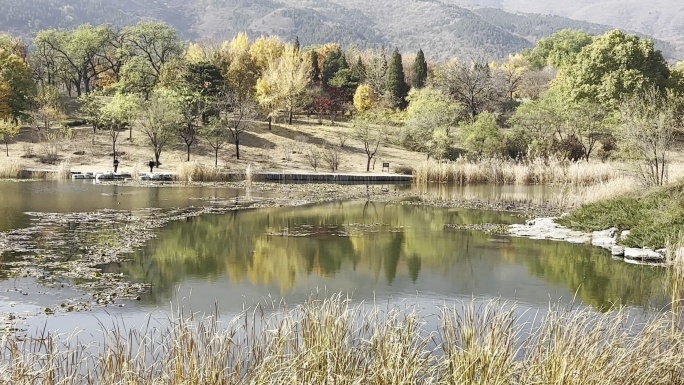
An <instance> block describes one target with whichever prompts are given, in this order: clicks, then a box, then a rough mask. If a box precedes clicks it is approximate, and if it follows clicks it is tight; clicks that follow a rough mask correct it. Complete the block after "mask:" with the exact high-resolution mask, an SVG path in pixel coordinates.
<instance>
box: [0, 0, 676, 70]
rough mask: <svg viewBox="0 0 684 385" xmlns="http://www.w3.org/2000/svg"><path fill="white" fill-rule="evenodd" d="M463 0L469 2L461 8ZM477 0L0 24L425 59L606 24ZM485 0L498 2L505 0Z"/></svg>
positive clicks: (68, 6) (50, 0)
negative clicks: (165, 27) (266, 42)
mask: <svg viewBox="0 0 684 385" xmlns="http://www.w3.org/2000/svg"><path fill="white" fill-rule="evenodd" d="M464 1H466V2H469V3H467V4H470V6H465V7H464V6H463V4H464V3H463V2H464ZM476 1H480V2H482V1H485V2H487V0H457V1H452V0H408V1H403V2H397V1H392V0H384V1H374V2H367V1H365V0H195V1H181V0H167V1H166V2H161V1H157V0H119V1H117V2H116V4H113V3H112V2H108V1H105V0H0V7H2V9H3V10H6V12H5V13H4V14H3V15H0V29H2V30H5V31H7V32H10V33H14V34H18V35H20V36H23V37H25V38H32V37H33V35H34V34H35V33H36V32H37V31H38V30H40V29H48V28H73V27H75V26H77V25H80V24H84V23H90V24H93V25H96V24H104V23H111V24H114V25H116V26H124V25H129V24H134V23H136V22H138V21H140V20H161V21H165V22H167V23H169V24H171V25H173V26H174V27H176V28H177V29H178V31H179V34H180V36H181V37H182V38H184V39H210V40H226V39H231V38H232V37H233V36H235V35H236V34H237V33H238V32H242V31H245V32H247V33H248V34H249V35H251V36H259V35H271V34H274V35H279V36H281V37H282V38H283V39H285V40H288V41H292V40H294V37H295V36H298V37H299V39H300V41H301V42H302V44H304V45H308V44H322V43H326V42H331V41H334V42H339V43H341V44H345V45H356V46H358V47H360V48H373V47H390V46H396V47H399V48H400V49H401V50H402V51H413V52H415V51H417V50H418V49H419V48H422V49H423V50H424V51H425V54H426V56H427V57H428V58H429V59H431V60H449V59H451V58H453V57H459V58H471V59H474V58H476V59H487V60H491V59H501V58H504V57H506V56H507V55H508V54H511V53H517V52H520V51H521V50H523V49H526V48H531V47H532V46H533V45H534V42H535V41H536V40H538V39H540V38H544V37H547V36H549V35H551V34H552V33H554V32H557V31H559V30H561V29H568V28H571V29H582V30H584V31H586V32H589V33H592V34H600V33H603V32H605V31H608V30H610V29H612V27H610V26H607V25H600V24H595V23H588V22H583V21H576V20H572V19H568V18H564V17H559V16H550V15H534V14H522V13H510V12H505V11H503V10H501V9H496V8H487V7H481V6H477V5H475V4H474V2H476ZM488 2H489V3H492V4H494V5H496V4H499V5H501V4H503V2H504V0H490V1H488ZM401 4H403V6H401ZM459 4H460V5H459ZM656 45H657V46H658V48H659V49H661V50H662V51H663V53H664V55H665V56H666V57H667V58H668V59H670V61H673V60H675V59H678V60H681V59H682V58H684V49H679V48H678V47H677V46H675V45H672V44H669V43H667V42H656Z"/></svg>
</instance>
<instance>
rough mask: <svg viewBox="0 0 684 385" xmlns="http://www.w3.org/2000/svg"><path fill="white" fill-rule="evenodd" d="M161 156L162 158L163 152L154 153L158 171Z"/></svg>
mask: <svg viewBox="0 0 684 385" xmlns="http://www.w3.org/2000/svg"><path fill="white" fill-rule="evenodd" d="M160 156H161V151H160V152H157V151H155V152H154V165H155V167H157V169H159V157H160Z"/></svg>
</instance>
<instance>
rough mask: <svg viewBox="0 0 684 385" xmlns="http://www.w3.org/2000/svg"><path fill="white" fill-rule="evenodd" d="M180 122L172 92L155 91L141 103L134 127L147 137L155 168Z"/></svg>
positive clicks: (177, 105) (178, 111) (179, 114)
mask: <svg viewBox="0 0 684 385" xmlns="http://www.w3.org/2000/svg"><path fill="white" fill-rule="evenodd" d="M180 122H181V112H180V103H179V100H178V96H177V95H176V94H175V93H174V92H171V91H169V90H165V89H158V90H155V91H154V92H153V93H152V95H151V98H150V99H149V100H148V101H146V102H144V103H143V105H142V108H141V109H140V111H139V113H138V116H137V121H136V125H137V126H138V127H139V128H140V130H141V131H142V132H143V133H144V134H145V136H147V138H148V140H149V144H150V146H151V147H152V150H153V152H154V160H155V162H156V165H157V167H159V158H160V156H161V153H162V151H163V150H164V148H165V147H166V145H167V144H168V143H169V141H170V140H171V138H173V137H174V135H175V133H176V127H177V126H178V125H179V124H180Z"/></svg>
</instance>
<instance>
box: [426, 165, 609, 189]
mask: <svg viewBox="0 0 684 385" xmlns="http://www.w3.org/2000/svg"><path fill="white" fill-rule="evenodd" d="M620 175H621V172H620V171H619V170H618V169H616V168H615V167H614V166H612V165H610V164H608V163H586V162H577V163H570V162H566V161H560V160H549V161H546V162H544V161H542V160H541V159H538V160H535V161H529V162H514V161H507V160H500V159H482V160H479V161H477V162H471V161H466V160H460V161H457V162H450V163H439V162H425V163H423V164H421V165H420V166H418V167H417V168H416V171H415V176H416V182H418V183H427V182H441V183H456V184H460V185H465V184H519V185H533V184H569V185H573V186H590V185H594V184H599V183H606V182H608V181H610V180H612V179H614V178H616V177H619V176H620Z"/></svg>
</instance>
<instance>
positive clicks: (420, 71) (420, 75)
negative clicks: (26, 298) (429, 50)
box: [411, 49, 428, 88]
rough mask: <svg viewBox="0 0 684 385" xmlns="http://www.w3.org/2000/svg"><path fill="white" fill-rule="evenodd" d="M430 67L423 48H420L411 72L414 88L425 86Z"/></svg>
mask: <svg viewBox="0 0 684 385" xmlns="http://www.w3.org/2000/svg"><path fill="white" fill-rule="evenodd" d="M427 71H428V67H427V62H426V61H425V54H423V50H422V49H420V50H418V54H416V60H415V61H414V62H413V68H412V72H411V83H412V85H413V87H414V88H423V87H425V81H426V80H427V76H428V72H427Z"/></svg>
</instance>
